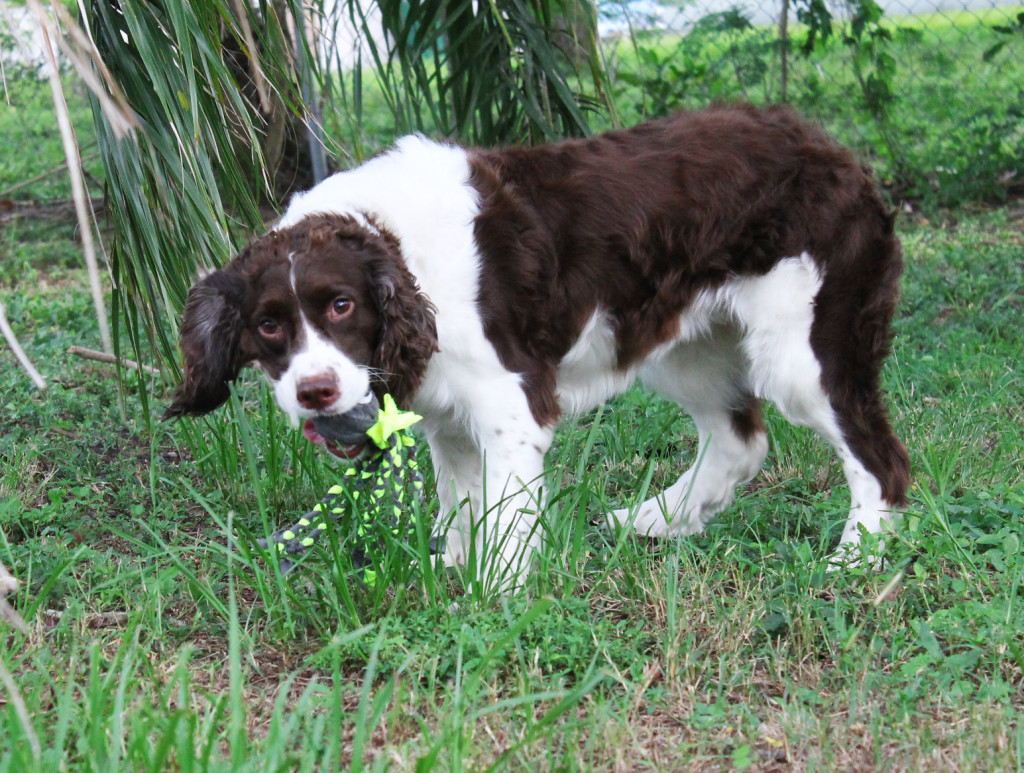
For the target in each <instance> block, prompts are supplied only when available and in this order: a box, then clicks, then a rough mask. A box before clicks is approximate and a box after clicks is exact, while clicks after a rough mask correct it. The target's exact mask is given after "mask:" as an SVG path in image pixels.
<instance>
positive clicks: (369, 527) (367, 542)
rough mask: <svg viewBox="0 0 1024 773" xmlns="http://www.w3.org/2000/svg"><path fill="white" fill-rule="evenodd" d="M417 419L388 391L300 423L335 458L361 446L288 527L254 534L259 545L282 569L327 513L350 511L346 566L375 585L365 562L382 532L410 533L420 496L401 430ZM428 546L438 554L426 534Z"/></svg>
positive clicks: (320, 528)
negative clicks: (351, 538)
mask: <svg viewBox="0 0 1024 773" xmlns="http://www.w3.org/2000/svg"><path fill="white" fill-rule="evenodd" d="M421 418H422V417H421V416H418V415H416V414H415V413H412V412H411V411H400V410H399V409H398V406H397V405H396V404H395V401H394V399H393V398H392V397H391V395H385V396H384V407H383V408H378V403H377V400H376V398H375V397H374V396H373V394H372V393H368V394H367V396H366V397H365V398H364V399H363V401H362V402H360V404H359V405H357V406H356V407H355V408H353V409H352V410H351V411H349V412H348V413H344V414H337V415H331V416H322V417H317V418H315V419H311V420H309V421H307V422H306V426H305V427H304V432H305V435H306V437H307V438H309V439H310V440H311V441H312V442H314V443H317V444H322V445H325V446H326V447H327V449H328V450H329V451H330V452H331V453H332V454H334V455H335V456H338V457H341V458H353V457H356V456H359V455H360V454H361V453H363V452H364V449H367V447H368V450H366V453H365V455H363V456H362V458H360V459H359V460H358V461H356V462H355V463H354V464H352V465H351V466H350V467H347V468H346V469H345V471H344V473H343V478H344V480H343V483H342V484H341V485H335V486H331V488H330V489H328V491H327V496H325V497H324V498H323V499H322V500H321V501H320V502H319V503H318V504H317V505H316V506H315V507H314V508H313V509H312V511H310V512H308V513H306V514H305V515H304V516H302V517H301V518H300V519H299V520H298V522H297V523H295V524H294V525H293V526H290V527H288V528H287V529H280V530H279V531H276V532H274V533H273V534H272V535H271V536H270V538H269V540H265V539H261V540H258V542H259V544H260V545H261V546H262V547H264V548H268V547H269V546H270V545H273V546H274V549H276V550H277V554H278V558H279V561H280V564H281V571H282V572H287V571H288V570H289V569H291V568H292V567H293V566H294V565H295V562H294V561H292V560H291V558H290V557H292V556H299V555H301V554H302V553H304V552H306V551H307V550H309V549H310V548H311V547H313V546H314V545H315V544H316V543H317V542H318V541H319V540H320V538H321V537H322V536H323V535H324V532H325V531H326V529H327V519H328V518H329V517H332V516H334V517H339V516H344V515H345V514H346V512H348V511H349V510H350V509H351V510H352V511H353V514H354V515H355V517H356V529H355V532H356V543H357V544H356V547H355V548H354V549H353V551H352V564H353V566H355V568H356V570H357V571H358V572H359V573H360V574H361V576H362V578H363V582H364V583H366V584H367V585H368V586H370V587H372V586H373V585H375V584H376V580H377V577H376V572H375V570H374V569H373V567H374V566H375V565H376V566H379V565H380V563H381V561H380V558H381V554H380V550H381V546H382V543H383V540H384V539H385V538H386V536H387V534H388V533H390V534H391V535H392V536H393V537H401V536H402V535H403V532H404V534H405V535H406V536H408V535H410V534H412V533H413V532H414V531H415V524H414V523H412V520H411V516H412V513H413V512H414V509H412V508H410V504H411V503H412V501H413V498H417V499H419V498H422V496H423V476H422V475H421V474H420V471H419V469H418V466H417V463H416V458H415V442H414V441H413V439H412V437H411V436H410V435H409V433H408V432H406V430H407V429H408V428H409V427H411V426H412V425H413V424H415V423H416V422H418V421H419V420H420V419H421ZM374 419H375V420H374ZM371 421H372V424H371V423H370V422H371ZM367 441H369V442H367ZM430 552H431V553H437V552H440V549H439V546H438V543H437V540H436V538H434V537H431V539H430ZM374 559H376V560H374Z"/></svg>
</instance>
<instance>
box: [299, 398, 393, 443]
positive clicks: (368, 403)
mask: <svg viewBox="0 0 1024 773" xmlns="http://www.w3.org/2000/svg"><path fill="white" fill-rule="evenodd" d="M379 409H380V405H379V403H378V402H377V398H376V396H375V395H374V394H373V392H367V393H366V394H365V395H363V396H362V398H360V400H359V402H358V403H356V405H355V407H353V408H351V409H350V410H348V411H346V412H345V413H329V414H324V415H322V416H315V417H313V418H311V419H306V422H305V424H303V425H302V434H303V435H305V436H306V439H307V440H308V441H309V442H310V443H313V444H315V445H320V446H323V447H324V448H326V449H327V451H328V452H329V453H330V454H332V455H333V456H336V457H338V458H339V459H346V460H350V459H355V458H357V457H358V456H359V455H360V454H362V453H363V451H364V450H365V449H366V444H367V437H366V431H367V430H368V429H370V427H372V426H373V425H374V424H375V423H376V421H377V414H378V412H379Z"/></svg>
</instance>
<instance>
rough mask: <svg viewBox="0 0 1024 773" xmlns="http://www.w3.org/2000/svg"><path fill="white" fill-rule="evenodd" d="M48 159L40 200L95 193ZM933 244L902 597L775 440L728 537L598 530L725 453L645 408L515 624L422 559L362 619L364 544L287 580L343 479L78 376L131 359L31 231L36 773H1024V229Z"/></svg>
mask: <svg viewBox="0 0 1024 773" xmlns="http://www.w3.org/2000/svg"><path fill="white" fill-rule="evenodd" d="M41 104H42V103H41ZM21 116H22V117H21V118H20V119H19V120H21V121H23V122H25V123H26V124H31V125H38V126H40V127H42V126H43V123H42V119H36V118H31V119H30V118H29V117H28V116H27V114H24V113H23V114H21ZM7 118H9V114H8V115H7ZM3 120H6V118H5V114H3V113H0V121H3ZM8 125H10V124H8ZM79 129H80V131H82V132H83V136H84V135H85V134H86V133H87V132H85V131H84V130H83V128H82V126H81V125H79ZM40 131H41V134H39V136H38V137H37V147H38V153H37V154H36V155H37V157H38V162H37V166H36V167H35V168H37V169H39V168H40V167H45V168H49V165H50V164H51V163H53V165H56V164H59V163H60V157H59V146H56V147H55V143H56V139H55V132H54V131H52V130H50V129H46V130H42V129H41V130H40ZM2 155H3V156H4V158H5V161H4V163H5V164H14V163H19V164H25V167H24V169H23V170H22V171H20V172H14V173H11V174H12V175H13V177H12V178H9V179H14V178H17V177H18V176H19V175H20V176H22V177H24V176H30V175H31V171H30V166H31V165H29V164H28V162H27V161H25V160H24V159H14V160H13V161H12V160H8V159H6V157H7V156H8V155H12V154H10V153H5V154H2ZM54 158H56V160H55V161H53V159H54ZM4 168H9V167H4ZM56 184H57V182H56V181H55V180H54V181H49V180H48V181H47V182H45V183H41V185H45V186H50V185H56ZM63 195H66V193H65V192H62V191H60V190H58V189H56V188H54V189H51V190H48V189H47V188H45V187H43V188H38V189H36V190H34V192H32V193H31V196H32V197H35V198H39V199H46V198H51V197H57V196H63ZM900 231H901V236H902V238H903V241H904V244H905V248H906V254H907V263H908V268H907V273H906V276H905V280H904V297H903V302H902V305H901V308H900V313H899V317H898V319H897V322H896V333H897V337H896V340H895V346H894V354H893V356H892V358H891V359H890V361H889V363H888V366H887V369H886V372H885V382H886V387H887V389H888V392H889V394H890V396H891V397H890V403H891V406H892V417H893V421H894V424H895V426H896V428H897V432H898V434H899V435H900V436H901V437H902V438H903V439H904V440H905V441H906V443H907V445H908V447H909V449H910V451H911V455H912V461H913V465H914V488H913V490H912V494H911V503H910V507H909V513H908V515H907V517H906V519H905V521H904V523H903V525H902V526H901V527H900V529H899V530H898V531H897V532H896V533H895V534H894V535H892V536H891V537H890V538H889V544H888V554H887V555H888V562H887V564H886V565H885V567H884V568H883V569H881V570H878V571H874V570H864V569H852V570H849V571H846V572H839V573H831V574H830V573H826V572H825V571H824V560H825V558H826V557H827V555H828V553H829V551H830V549H831V548H832V547H833V546H834V544H835V542H836V540H837V539H838V535H839V533H840V531H841V529H842V525H843V523H844V521H845V517H846V511H847V509H848V499H847V492H846V489H845V487H844V486H843V485H842V476H841V473H840V471H839V468H838V465H837V464H836V462H835V460H834V458H833V456H832V454H831V452H830V451H829V450H828V449H826V448H824V447H823V446H822V445H821V444H820V443H819V442H818V441H817V440H816V439H815V437H814V436H813V435H811V434H810V433H808V432H805V431H802V430H798V429H794V428H792V427H790V426H789V425H787V424H786V423H785V422H783V421H781V420H780V419H779V418H778V416H777V415H776V414H774V413H772V412H769V416H768V420H769V429H770V435H771V441H772V450H771V454H770V456H769V459H768V461H767V463H766V465H765V467H764V469H763V471H762V472H761V474H760V475H759V476H758V477H757V478H755V479H754V480H753V481H752V482H751V483H750V484H749V485H748V486H747V487H746V488H745V489H744V490H743V491H742V492H741V493H740V496H739V497H738V499H737V502H736V503H735V504H734V505H733V506H732V507H730V508H729V509H727V510H726V511H725V512H724V513H722V514H721V516H719V517H718V518H716V519H715V520H713V521H712V522H711V523H710V524H709V526H708V528H707V530H706V531H705V533H703V534H701V535H698V536H695V537H692V538H688V539H686V540H681V541H677V542H666V543H661V542H654V541H648V540H643V539H634V538H624V539H621V540H615V539H613V538H612V536H611V535H609V534H608V533H607V532H605V531H603V530H601V529H598V528H596V527H595V526H593V525H592V522H593V521H595V520H596V519H597V518H599V517H600V515H601V514H602V513H603V512H604V511H605V510H606V509H607V508H609V507H612V506H620V505H622V504H624V503H628V502H629V501H630V499H631V498H633V497H638V496H641V495H642V491H643V490H644V489H646V488H647V487H648V486H649V487H650V488H652V489H653V490H658V489H660V488H661V487H662V486H663V485H665V484H666V483H669V482H671V481H672V480H674V478H675V476H677V475H678V474H679V472H680V470H681V469H682V468H683V467H684V466H685V465H687V464H689V463H690V462H691V461H692V459H693V455H694V450H695V444H694V442H693V428H692V426H691V425H690V422H689V421H688V420H687V419H686V418H685V417H684V416H682V415H681V414H680V413H679V411H678V409H676V408H675V407H673V406H672V405H670V404H667V403H665V402H663V401H660V400H657V399H654V398H652V397H650V396H648V395H647V394H645V393H643V392H640V391H631V392H629V393H628V394H626V395H624V396H622V397H621V398H619V399H618V400H616V401H614V403H613V404H611V405H610V406H608V407H607V408H606V409H605V410H603V411H601V412H598V413H595V414H591V415H588V416H584V417H581V418H578V419H575V420H572V421H569V422H567V423H566V425H565V426H564V427H563V429H562V430H561V431H560V432H559V434H558V436H557V438H556V443H555V446H554V448H553V450H552V453H551V456H550V467H551V476H550V487H551V492H550V493H551V502H550V504H549V506H548V508H547V509H546V511H545V513H544V516H545V517H544V521H545V526H546V537H547V544H546V546H545V548H544V550H543V551H542V552H541V554H540V556H539V557H538V560H537V571H536V573H535V575H534V576H533V577H532V579H531V581H530V587H529V588H528V592H526V593H523V594H520V595H518V596H516V597H513V598H507V599H499V600H493V599H491V600H486V599H483V600H481V599H479V598H475V597H474V596H473V595H472V593H470V594H469V595H465V594H464V593H463V591H462V587H463V583H462V581H461V578H460V577H459V576H458V574H457V573H454V574H446V573H444V572H433V571H425V572H421V571H416V570H415V569H414V567H413V566H411V564H410V562H409V561H408V560H406V558H407V557H406V554H404V553H402V552H401V551H400V550H397V549H396V550H394V551H393V552H392V554H391V558H390V563H389V564H388V565H387V566H385V567H383V570H384V573H385V574H386V576H387V577H388V578H389V581H388V582H381V583H379V584H378V585H377V586H376V587H375V588H373V589H369V590H368V589H365V588H361V587H360V586H359V585H358V584H357V583H355V582H354V581H353V579H352V571H351V561H350V558H349V556H348V548H347V544H348V543H347V541H346V540H347V539H348V537H349V535H348V533H347V531H346V530H345V528H344V525H339V526H338V527H337V528H336V529H333V530H332V531H331V534H330V535H329V539H328V544H327V545H326V546H325V548H324V549H323V550H318V551H316V552H315V553H314V554H312V555H311V556H310V557H309V558H308V559H307V561H306V565H305V566H304V567H302V568H300V569H297V570H295V571H294V572H293V573H291V574H289V575H288V576H287V577H282V576H281V575H280V574H279V573H278V572H277V571H276V570H275V568H274V567H273V565H272V564H269V565H268V563H267V562H265V561H264V560H263V558H262V557H261V556H259V555H257V554H255V553H254V552H253V550H252V542H251V537H253V536H262V535H264V534H266V533H267V532H268V531H271V530H273V529H274V528H276V527H278V526H280V525H281V524H282V523H285V522H291V521H292V520H293V519H294V518H295V517H296V516H297V515H298V514H299V513H301V512H302V511H304V510H306V509H308V508H309V507H310V506H311V504H312V503H313V502H315V501H316V500H317V498H318V497H319V496H320V495H321V494H322V492H323V491H324V490H325V489H326V487H327V486H328V485H329V484H330V483H332V482H333V477H334V474H333V473H332V472H331V471H330V468H329V467H328V465H327V464H325V463H324V461H323V460H322V459H321V458H320V457H318V456H317V455H316V453H315V451H314V449H313V448H312V447H311V446H310V445H309V444H308V443H306V442H305V441H304V440H303V439H302V437H301V435H300V434H299V433H297V432H295V431H293V430H291V429H289V428H288V427H287V425H286V423H285V422H284V420H283V419H282V418H281V416H280V414H279V413H278V412H276V411H275V409H274V408H273V401H272V398H271V397H270V396H269V395H268V394H267V392H266V389H265V387H263V386H262V384H261V382H260V379H259V378H257V377H256V376H255V374H249V375H248V376H247V377H246V379H245V380H244V381H243V383H241V384H240V386H239V390H238V398H237V400H236V401H235V402H234V405H232V406H229V408H228V409H225V410H222V411H221V412H219V413H218V414H217V415H215V416H213V417H211V418H208V419H204V420H202V421H181V422H178V423H177V424H174V425H165V424H163V423H161V422H159V421H158V418H157V417H158V416H159V412H160V410H161V408H162V406H163V405H164V404H165V403H166V401H167V399H168V395H167V393H166V391H161V390H162V388H161V387H160V386H159V385H157V386H155V387H148V388H152V389H153V390H154V396H153V399H152V400H151V401H150V402H148V403H144V402H143V401H142V400H141V398H140V384H139V383H138V377H137V376H134V375H128V376H127V377H126V379H125V382H124V384H123V389H119V385H118V382H117V380H116V378H115V376H114V373H113V371H112V370H111V369H110V368H109V367H108V366H105V365H100V364H98V363H92V362H86V361H82V360H78V359H71V358H69V357H68V356H67V355H66V353H65V352H66V349H67V347H68V346H69V345H72V344H79V345H85V346H91V347H93V348H98V340H99V337H98V333H97V330H96V324H95V321H94V320H93V317H92V312H91V304H90V302H89V300H88V292H87V289H86V281H85V278H84V276H83V274H82V272H81V270H80V269H79V268H78V250H77V247H76V245H75V242H74V226H73V225H71V224H69V223H67V222H63V221H56V222H54V221H42V222H41V221H37V220H24V219H14V220H5V221H3V222H2V223H0V299H2V300H3V301H4V303H5V304H6V305H7V307H8V315H9V317H10V319H11V322H12V323H13V325H14V327H15V329H16V330H17V332H18V334H19V336H20V337H21V340H22V343H23V344H24V345H25V348H26V350H27V352H28V354H29V356H30V357H31V358H32V359H33V360H34V361H35V362H36V364H37V365H38V366H39V367H40V369H41V370H42V371H43V374H44V375H45V376H46V377H47V379H48V380H49V383H50V387H49V389H48V391H47V392H46V393H45V394H39V393H36V392H34V391H33V390H32V388H31V386H30V384H29V382H28V379H27V378H26V377H25V375H24V374H23V373H22V372H21V371H20V370H19V368H18V367H17V365H16V363H15V362H14V358H13V356H12V355H11V354H10V352H9V351H8V350H7V349H6V348H0V561H2V562H3V563H4V564H5V565H6V566H8V567H9V568H10V569H11V570H12V571H13V572H14V573H15V574H16V575H17V576H18V578H19V579H20V580H21V581H22V589H21V590H20V591H19V592H18V593H17V594H15V595H14V596H13V597H12V598H11V601H12V603H13V604H14V605H15V607H16V608H17V609H18V611H19V612H20V613H21V615H22V616H23V617H24V618H25V619H26V620H27V621H28V623H29V626H30V631H29V633H28V634H27V635H25V634H21V633H18V632H16V631H15V630H14V629H13V628H9V627H4V628H3V629H2V632H3V635H4V647H3V648H0V663H2V665H3V667H4V669H5V670H6V671H7V672H9V674H10V675H11V679H12V682H13V685H14V687H15V688H16V695H15V694H13V693H11V692H10V691H9V690H8V689H7V688H6V687H5V688H3V689H2V690H0V726H2V727H3V729H4V732H3V733H0V771H12V772H13V771H17V772H18V773H22V772H29V773H31V772H32V771H50V770H57V769H62V770H69V771H104V772H105V771H114V770H121V769H125V770H146V771H158V770H186V771H243V770H244V771H250V770H252V771H264V770H265V771H284V770H288V771H293V770H301V771H307V770H308V771H313V770H334V769H338V770H341V769H353V770H356V769H363V768H367V769H380V770H383V769H393V770H413V769H416V770H449V771H458V770H467V769H472V770H477V769H481V770H484V769H490V768H492V767H493V768H497V769H512V770H520V769H525V768H539V769H544V770H567V771H568V770H621V769H638V770H678V769H694V770H704V769H737V770H763V771H769V770H779V769H786V768H788V767H793V768H797V769H808V770H820V771H831V770H839V769H847V770H870V769H879V768H881V769H896V770H901V769H909V770H936V771H938V770H949V769H971V768H974V769H979V770H1015V769H1016V770H1019V769H1020V768H1021V767H1022V766H1024V727H1022V725H1021V723H1020V721H1019V715H1020V713H1021V710H1022V709H1024V688H1022V684H1024V645H1022V643H1021V637H1020V631H1021V629H1022V628H1024V612H1022V609H1021V580H1022V577H1024V556H1022V553H1021V543H1022V540H1024V461H1022V458H1021V452H1020V449H1021V448H1022V447H1024V415H1022V410H1024V407H1022V406H1024V402H1022V399H1021V395H1022V394H1024V385H1022V383H1021V375H1020V372H1019V368H1018V362H1019V360H1020V352H1021V351H1022V349H1024V332H1022V331H1021V325H1020V323H1019V320H1020V318H1021V311H1022V305H1024V297H1022V295H1021V290H1020V288H1021V286H1022V284H1024V276H1022V274H1024V262H1022V261H1021V255H1022V244H1024V213H1022V212H1021V210H1020V207H1019V205H1017V206H1009V207H1004V208H1000V209H994V210H991V211H983V210H975V211H970V210H969V208H961V209H958V210H956V212H955V213H954V214H950V213H945V214H937V215H934V216H932V222H929V221H927V220H925V219H923V218H917V219H909V218H908V219H904V220H903V221H901V223H900ZM421 453H422V454H423V461H424V463H426V462H427V457H426V451H425V450H422V451H421ZM432 508H436V505H434V504H432V503H428V504H427V512H426V514H425V516H426V518H429V517H431V516H432V515H433V512H434V511H433V509H432ZM423 536H424V535H422V534H421V535H418V537H417V539H415V540H414V543H415V545H416V547H417V552H420V553H421V552H422V547H423V546H422V542H423ZM0 625H2V624H0ZM16 697H17V698H20V700H21V701H23V702H24V705H25V708H26V712H27V723H26V722H25V721H23V719H22V718H21V716H20V715H19V712H18V705H17V704H18V701H17V700H16ZM31 739H35V740H36V741H37V742H38V744H39V753H38V754H36V753H35V752H34V749H33V745H32V743H31Z"/></svg>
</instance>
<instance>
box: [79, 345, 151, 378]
mask: <svg viewBox="0 0 1024 773" xmlns="http://www.w3.org/2000/svg"><path fill="white" fill-rule="evenodd" d="M68 354H73V355H75V356H76V357H81V358H82V359H85V360H96V361H97V362H106V363H109V364H111V365H117V366H119V367H122V368H128V369H130V370H144V371H146V373H149V374H150V375H151V376H159V375H160V370H159V369H158V368H154V367H153V366H152V365H140V364H139V363H137V362H136V361H135V360H129V359H127V358H126V357H120V358H118V357H115V356H114V355H113V354H107V352H98V351H96V350H95V349H86V348H85V347H83V346H69V347H68Z"/></svg>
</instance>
